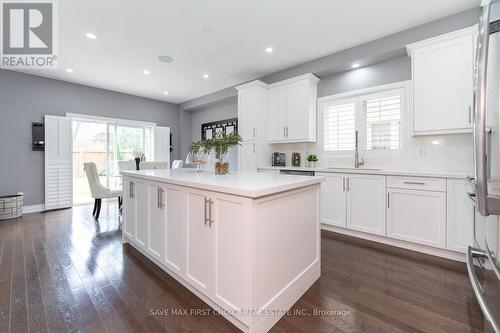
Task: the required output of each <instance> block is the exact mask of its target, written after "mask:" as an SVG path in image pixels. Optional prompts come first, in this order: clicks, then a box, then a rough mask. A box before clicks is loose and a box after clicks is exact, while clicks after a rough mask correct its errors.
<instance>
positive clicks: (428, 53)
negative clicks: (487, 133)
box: [407, 26, 477, 135]
mask: <svg viewBox="0 0 500 333" xmlns="http://www.w3.org/2000/svg"><path fill="white" fill-rule="evenodd" d="M476 35H477V27H475V26H474V27H471V28H466V29H462V30H458V31H455V32H452V33H449V34H445V35H441V36H438V37H434V38H431V39H427V40H424V41H420V42H417V43H414V44H411V45H407V50H408V54H409V55H410V56H411V59H412V78H413V134H414V135H431V134H451V133H464V132H470V131H471V130H472V98H473V75H474V53H475V39H476Z"/></svg>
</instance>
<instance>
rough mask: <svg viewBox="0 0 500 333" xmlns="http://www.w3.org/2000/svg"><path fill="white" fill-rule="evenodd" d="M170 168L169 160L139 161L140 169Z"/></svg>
mask: <svg viewBox="0 0 500 333" xmlns="http://www.w3.org/2000/svg"><path fill="white" fill-rule="evenodd" d="M154 169H168V162H167V161H143V162H141V163H139V170H154Z"/></svg>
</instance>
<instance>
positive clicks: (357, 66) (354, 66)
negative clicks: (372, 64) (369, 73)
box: [351, 63, 361, 68]
mask: <svg viewBox="0 0 500 333" xmlns="http://www.w3.org/2000/svg"><path fill="white" fill-rule="evenodd" d="M359 66H361V65H360V64H358V63H355V64H352V65H351V67H352V68H359Z"/></svg>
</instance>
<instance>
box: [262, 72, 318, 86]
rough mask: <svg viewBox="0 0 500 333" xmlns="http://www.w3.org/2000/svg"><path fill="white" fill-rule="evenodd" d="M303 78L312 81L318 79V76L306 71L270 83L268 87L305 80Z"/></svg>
mask: <svg viewBox="0 0 500 333" xmlns="http://www.w3.org/2000/svg"><path fill="white" fill-rule="evenodd" d="M305 79H309V80H312V81H314V82H318V81H319V78H318V77H317V76H316V75H314V74H312V73H307V74H302V75H299V76H294V77H292V78H289V79H286V80H282V81H278V82H274V83H271V84H269V85H268V87H269V88H274V87H279V86H284V85H287V84H290V83H293V82H297V81H301V80H305Z"/></svg>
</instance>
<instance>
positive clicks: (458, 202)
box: [446, 179, 474, 253]
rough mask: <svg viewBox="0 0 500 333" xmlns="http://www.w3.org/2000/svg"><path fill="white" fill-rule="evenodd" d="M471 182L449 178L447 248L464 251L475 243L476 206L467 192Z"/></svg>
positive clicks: (469, 189)
mask: <svg viewBox="0 0 500 333" xmlns="http://www.w3.org/2000/svg"><path fill="white" fill-rule="evenodd" d="M469 192H472V188H471V185H470V183H468V182H466V181H464V180H459V179H448V180H447V197H446V202H447V205H446V207H447V214H446V215H447V216H446V226H447V227H446V248H448V249H450V250H455V251H460V252H464V253H465V251H466V250H467V246H469V245H473V233H474V206H473V204H472V202H471V201H470V199H469V196H468V194H467V193H469Z"/></svg>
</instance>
